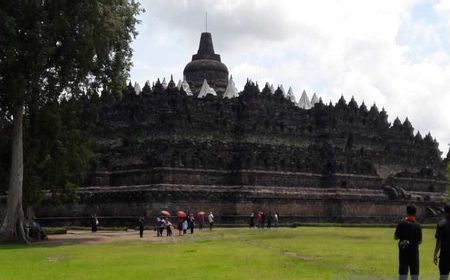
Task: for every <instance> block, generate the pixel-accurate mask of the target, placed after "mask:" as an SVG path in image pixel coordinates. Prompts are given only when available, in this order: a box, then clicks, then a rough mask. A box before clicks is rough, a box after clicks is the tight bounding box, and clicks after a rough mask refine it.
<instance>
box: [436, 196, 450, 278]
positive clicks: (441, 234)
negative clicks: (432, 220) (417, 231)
mask: <svg viewBox="0 0 450 280" xmlns="http://www.w3.org/2000/svg"><path fill="white" fill-rule="evenodd" d="M444 215H445V217H444V218H443V219H442V220H440V221H439V223H438V224H437V226H436V234H435V238H436V246H435V248H434V264H435V265H439V275H440V278H439V279H441V280H447V279H448V275H449V272H450V204H446V205H445V207H444Z"/></svg>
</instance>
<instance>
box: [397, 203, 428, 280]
mask: <svg viewBox="0 0 450 280" xmlns="http://www.w3.org/2000/svg"><path fill="white" fill-rule="evenodd" d="M416 211H417V208H416V206H414V205H408V206H407V207H406V217H405V219H404V220H402V221H400V222H399V223H398V224H397V228H396V230H395V240H398V251H399V254H398V259H399V267H398V274H399V278H398V279H400V280H402V279H407V278H408V270H409V273H410V274H411V279H419V245H420V243H422V228H421V226H420V224H419V223H417V222H416Z"/></svg>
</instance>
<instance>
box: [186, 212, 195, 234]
mask: <svg viewBox="0 0 450 280" xmlns="http://www.w3.org/2000/svg"><path fill="white" fill-rule="evenodd" d="M188 226H189V229H190V230H191V234H194V227H195V218H194V214H192V213H191V214H190V215H189V218H188Z"/></svg>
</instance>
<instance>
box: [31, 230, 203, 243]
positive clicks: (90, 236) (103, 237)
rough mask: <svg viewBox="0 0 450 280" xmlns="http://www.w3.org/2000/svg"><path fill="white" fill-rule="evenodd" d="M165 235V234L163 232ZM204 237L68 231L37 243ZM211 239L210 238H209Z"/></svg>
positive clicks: (167, 240)
mask: <svg viewBox="0 0 450 280" xmlns="http://www.w3.org/2000/svg"><path fill="white" fill-rule="evenodd" d="M164 234H165V232H164ZM202 237H203V238H204V235H203V234H202V232H201V231H196V232H195V234H194V235H192V234H189V233H188V234H186V235H184V236H179V235H178V232H174V235H173V236H171V237H166V236H163V237H157V236H156V232H155V231H151V230H147V231H145V232H144V237H143V238H140V237H139V232H138V231H133V230H132V231H98V232H95V233H93V232H90V231H82V230H69V231H67V234H56V235H49V236H48V240H43V241H40V242H38V243H39V244H46V245H70V244H98V243H110V242H121V241H140V242H165V243H167V242H181V241H188V240H194V239H202ZM210 237H212V236H210Z"/></svg>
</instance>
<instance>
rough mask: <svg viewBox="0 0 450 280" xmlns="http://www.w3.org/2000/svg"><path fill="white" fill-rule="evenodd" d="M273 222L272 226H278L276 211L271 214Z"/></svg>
mask: <svg viewBox="0 0 450 280" xmlns="http://www.w3.org/2000/svg"><path fill="white" fill-rule="evenodd" d="M273 222H274V226H275V227H276V228H277V227H278V212H275V215H273Z"/></svg>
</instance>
